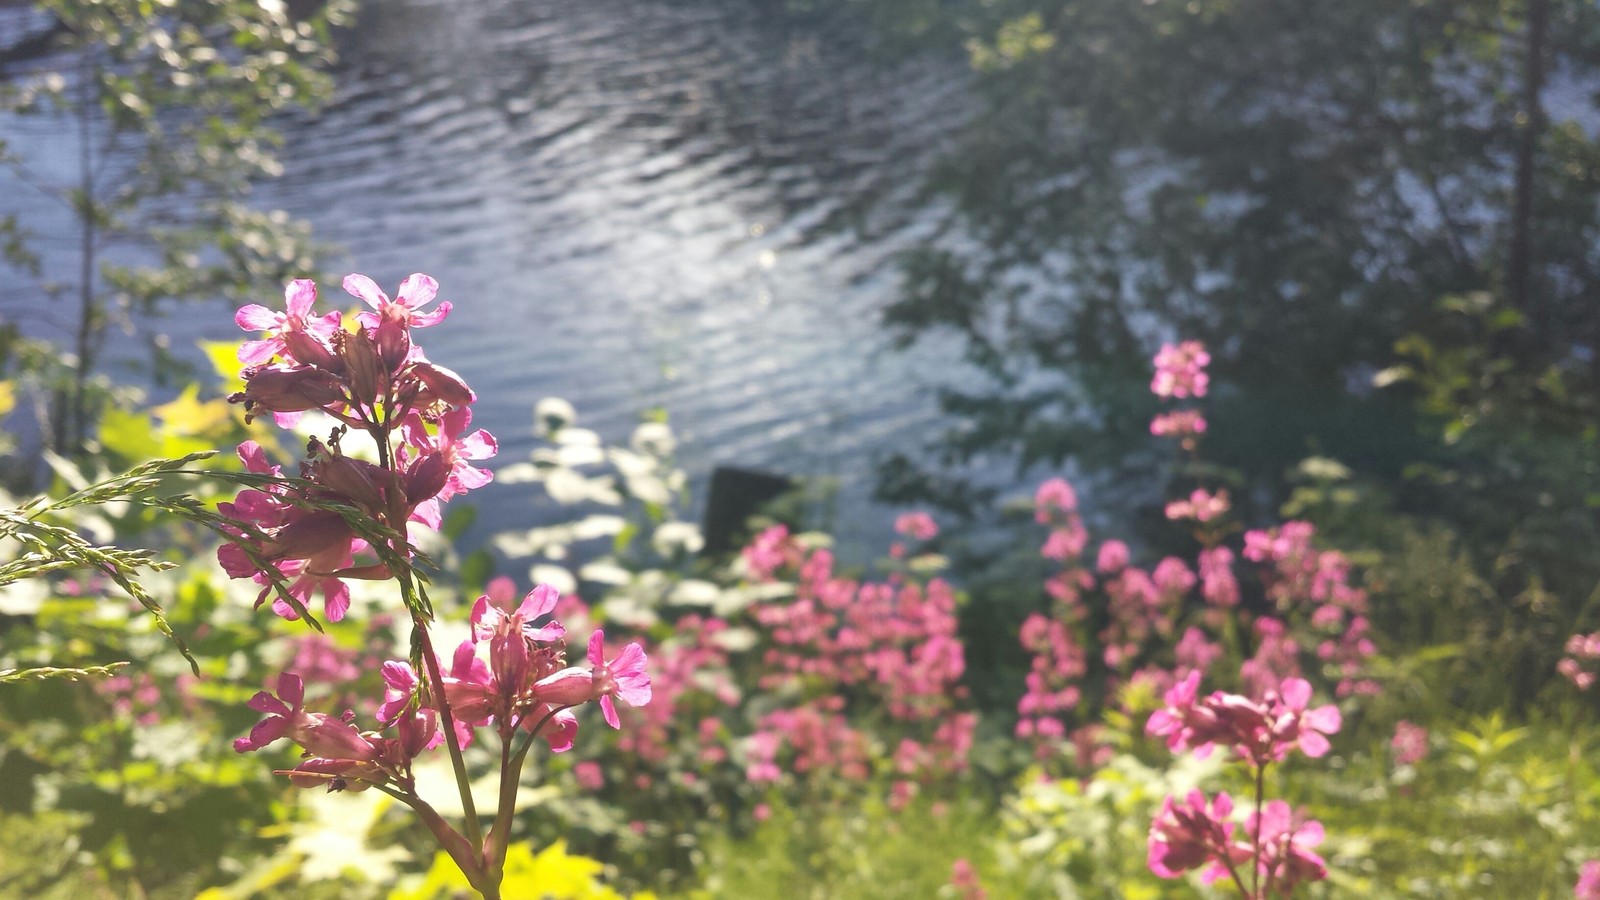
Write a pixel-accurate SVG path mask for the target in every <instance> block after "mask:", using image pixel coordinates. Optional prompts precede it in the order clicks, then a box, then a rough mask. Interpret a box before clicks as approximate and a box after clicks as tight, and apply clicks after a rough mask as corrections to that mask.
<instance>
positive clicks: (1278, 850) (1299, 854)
mask: <svg viewBox="0 0 1600 900" xmlns="http://www.w3.org/2000/svg"><path fill="white" fill-rule="evenodd" d="M1294 818H1295V817H1294V816H1293V814H1292V813H1291V811H1290V809H1289V804H1287V803H1285V802H1284V801H1282V800H1269V801H1267V803H1266V806H1264V807H1263V808H1262V810H1261V813H1260V814H1259V815H1257V814H1256V813H1251V814H1250V818H1249V819H1248V820H1247V821H1246V822H1245V831H1246V832H1247V833H1248V834H1249V835H1250V837H1251V838H1252V839H1253V840H1255V841H1256V842H1257V843H1258V844H1259V845H1260V847H1261V859H1260V862H1259V864H1258V868H1259V869H1260V871H1261V874H1262V875H1263V876H1265V877H1266V878H1267V879H1268V880H1270V881H1271V882H1272V884H1273V885H1274V886H1275V887H1276V888H1277V889H1278V890H1279V891H1280V892H1282V893H1283V894H1284V895H1288V894H1289V893H1291V892H1292V891H1293V890H1294V888H1295V886H1296V885H1298V884H1300V883H1301V882H1305V881H1321V880H1322V879H1324V878H1327V877H1328V866H1327V864H1326V863H1324V862H1323V860H1322V857H1320V856H1318V855H1317V854H1315V853H1313V852H1311V848H1313V847H1315V846H1317V845H1318V844H1321V843H1322V839H1323V837H1324V832H1323V828H1322V823H1321V822H1318V821H1316V820H1315V819H1310V820H1306V821H1303V822H1301V823H1300V824H1299V825H1295V824H1294Z"/></svg>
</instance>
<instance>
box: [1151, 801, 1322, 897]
mask: <svg viewBox="0 0 1600 900" xmlns="http://www.w3.org/2000/svg"><path fill="white" fill-rule="evenodd" d="M1232 814H1233V799H1232V798H1231V797H1229V796H1228V795H1227V794H1226V793H1219V794H1217V795H1216V796H1215V797H1213V798H1211V800H1209V801H1207V800H1206V797H1205V795H1204V794H1202V793H1201V792H1200V791H1190V792H1189V795H1188V796H1187V797H1185V798H1184V799H1183V800H1182V801H1178V802H1174V801H1173V799H1172V798H1171V797H1168V798H1166V799H1165V800H1164V801H1163V802H1162V805H1161V811H1160V812H1158V813H1157V814H1156V817H1155V821H1153V822H1152V823H1151V824H1150V841H1149V856H1148V859H1147V862H1148V864H1149V866H1150V871H1152V872H1154V873H1155V874H1157V875H1159V876H1160V877H1162V878H1178V877H1180V876H1182V875H1183V873H1185V872H1187V871H1189V870H1191V869H1199V868H1201V867H1202V866H1203V867H1204V870H1203V871H1202V872H1201V873H1200V879H1201V881H1203V882H1205V883H1206V884H1212V883H1213V882H1216V881H1218V880H1220V879H1223V878H1228V879H1231V880H1232V881H1233V882H1234V884H1235V885H1236V886H1238V887H1239V889H1240V892H1241V893H1246V894H1248V893H1249V891H1248V889H1246V888H1245V887H1244V879H1243V877H1241V875H1240V873H1239V869H1240V867H1241V866H1243V867H1246V871H1248V865H1249V863H1250V861H1251V860H1252V859H1254V860H1255V861H1256V865H1255V875H1254V876H1253V878H1252V883H1253V884H1260V885H1264V886H1265V887H1264V889H1263V890H1261V891H1260V896H1262V897H1265V896H1267V895H1268V894H1270V893H1272V892H1273V891H1277V892H1279V893H1282V894H1284V895H1288V894H1289V893H1290V892H1292V891H1293V890H1294V888H1295V886H1296V885H1298V884H1300V883H1302V882H1307V881H1320V880H1322V879H1323V878H1326V877H1327V876H1328V868H1327V864H1326V863H1324V862H1323V860H1322V857H1320V856H1318V855H1317V854H1316V853H1315V852H1313V849H1312V848H1314V847H1316V846H1317V845H1319V844H1321V843H1322V840H1323V837H1324V832H1323V828H1322V823H1320V822H1317V821H1314V820H1312V821H1301V822H1296V820H1295V817H1294V814H1293V812H1292V810H1291V809H1290V808H1289V804H1287V803H1285V802H1283V801H1282V800H1271V801H1268V802H1267V803H1266V805H1265V806H1263V807H1262V809H1261V810H1260V811H1259V812H1254V813H1251V814H1250V816H1249V817H1248V818H1247V819H1246V820H1245V824H1244V828H1243V830H1242V831H1241V830H1238V829H1237V824H1236V823H1234V822H1233V821H1231V816H1232Z"/></svg>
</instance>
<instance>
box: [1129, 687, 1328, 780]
mask: <svg viewBox="0 0 1600 900" xmlns="http://www.w3.org/2000/svg"><path fill="white" fill-rule="evenodd" d="M1200 677H1201V676H1200V673H1199V672H1191V673H1189V675H1188V676H1187V677H1185V678H1184V679H1183V680H1181V681H1179V682H1178V683H1177V684H1175V685H1173V686H1172V687H1171V688H1170V689H1168V690H1167V692H1166V694H1165V696H1164V697H1163V700H1164V701H1165V704H1166V705H1165V706H1164V707H1163V708H1161V709H1158V710H1156V711H1155V712H1153V713H1151V714H1150V719H1149V721H1147V722H1146V723H1145V733H1146V734H1148V735H1150V736H1152V737H1164V738H1166V741H1167V748H1168V749H1170V750H1172V751H1174V752H1177V751H1183V750H1193V751H1194V752H1195V755H1197V756H1205V755H1206V754H1208V753H1210V752H1211V748H1212V747H1213V746H1214V745H1217V744H1221V745H1223V746H1226V747H1231V748H1232V749H1233V751H1234V753H1235V754H1236V755H1237V756H1238V757H1239V758H1240V759H1242V760H1245V761H1247V762H1249V763H1251V764H1252V765H1255V766H1264V765H1266V764H1267V763H1271V762H1282V761H1283V760H1284V759H1287V758H1288V756H1289V753H1290V751H1292V750H1295V749H1298V750H1299V751H1300V752H1301V753H1304V754H1305V755H1306V756H1309V757H1312V758H1316V757H1320V756H1323V755H1325V754H1326V753H1327V752H1328V748H1329V744H1328V738H1327V736H1328V735H1330V734H1336V733H1337V732H1338V731H1339V727H1340V725H1341V724H1342V717H1341V716H1340V715H1339V708H1338V707H1336V706H1334V705H1332V704H1327V705H1324V706H1319V707H1316V708H1315V709H1312V708H1310V703H1311V684H1310V683H1309V682H1307V681H1306V680H1305V679H1303V678H1287V679H1284V681H1283V683H1282V684H1281V685H1279V687H1278V689H1277V690H1275V691H1268V692H1267V695H1266V696H1265V697H1264V698H1263V699H1261V700H1252V699H1250V698H1249V697H1245V696H1242V695H1240V694H1228V693H1224V692H1222V691H1213V692H1212V693H1211V694H1210V695H1208V696H1206V697H1204V698H1202V697H1200V696H1199V691H1200Z"/></svg>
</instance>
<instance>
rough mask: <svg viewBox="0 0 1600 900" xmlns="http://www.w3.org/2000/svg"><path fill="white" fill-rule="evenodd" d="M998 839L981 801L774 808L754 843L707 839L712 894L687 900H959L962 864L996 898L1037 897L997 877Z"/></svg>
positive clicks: (873, 800) (811, 803)
mask: <svg viewBox="0 0 1600 900" xmlns="http://www.w3.org/2000/svg"><path fill="white" fill-rule="evenodd" d="M995 832H996V822H995V813H994V809H993V807H992V806H991V805H989V804H988V803H986V802H984V801H983V800H980V799H978V798H976V797H973V796H962V797H960V798H957V799H954V800H951V801H946V802H934V801H930V800H927V799H918V800H915V801H913V802H912V803H911V805H910V806H907V807H906V808H905V809H903V810H901V811H899V812H894V811H891V810H890V809H889V807H888V805H887V804H886V803H885V802H884V797H883V796H882V795H881V794H877V795H874V794H873V793H871V792H869V793H868V794H867V795H866V796H865V797H864V798H863V797H861V796H858V795H856V794H854V793H850V794H848V795H838V796H833V797H830V796H828V795H826V794H819V795H813V796H810V797H808V798H806V800H805V801H804V802H803V803H799V804H788V803H785V802H782V801H774V802H773V803H772V805H771V814H770V816H769V817H768V818H767V820H766V821H765V822H763V823H761V825H759V826H758V827H757V828H756V829H755V831H754V832H752V833H751V834H750V835H749V836H748V837H744V838H733V837H728V836H717V837H713V838H712V839H711V840H710V841H708V843H707V846H706V850H705V860H704V862H703V864H702V866H701V871H702V872H703V873H704V874H705V879H706V881H705V886H704V887H703V888H701V889H699V890H696V891H691V892H688V893H687V894H686V895H685V896H686V897H688V898H694V900H713V898H723V897H726V898H738V897H759V898H774V900H776V898H791V897H792V898H797V900H827V898H833V897H881V898H884V900H925V898H931V897H951V898H953V897H958V896H960V895H959V894H958V893H956V892H955V891H954V890H953V889H952V888H950V887H949V882H950V875H951V868H952V866H953V865H954V864H955V862H956V860H958V859H965V860H967V861H968V862H969V863H970V864H972V866H973V867H974V868H975V869H976V870H977V871H978V873H979V875H980V878H981V879H982V880H983V883H984V886H985V887H986V888H988V889H989V891H990V896H992V897H997V898H998V897H1026V896H1039V895H1038V894H1032V893H1029V892H1028V888H1027V882H1026V880H1025V879H1024V878H1020V877H1012V876H1008V875H1007V874H1006V873H1003V872H1002V871H1001V870H1000V869H999V867H998V865H997V863H996V857H995V852H996V850H995V846H994V844H993V843H992V837H993V835H994V834H995Z"/></svg>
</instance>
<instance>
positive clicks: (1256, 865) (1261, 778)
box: [1250, 763, 1270, 900]
mask: <svg viewBox="0 0 1600 900" xmlns="http://www.w3.org/2000/svg"><path fill="white" fill-rule="evenodd" d="M1255 770H1256V830H1255V834H1252V835H1251V836H1250V845H1251V847H1252V848H1253V849H1254V852H1253V853H1252V854H1251V858H1250V866H1251V872H1250V887H1251V894H1250V896H1252V897H1255V898H1257V900H1259V898H1260V897H1261V896H1262V894H1261V831H1262V828H1261V824H1262V823H1261V805H1262V801H1263V799H1264V798H1265V797H1266V791H1267V766H1266V763H1262V764H1260V765H1258V766H1256V767H1255ZM1269 884H1270V882H1269Z"/></svg>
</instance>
